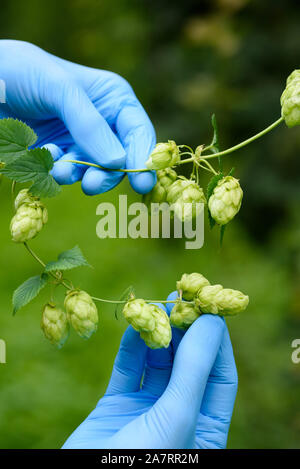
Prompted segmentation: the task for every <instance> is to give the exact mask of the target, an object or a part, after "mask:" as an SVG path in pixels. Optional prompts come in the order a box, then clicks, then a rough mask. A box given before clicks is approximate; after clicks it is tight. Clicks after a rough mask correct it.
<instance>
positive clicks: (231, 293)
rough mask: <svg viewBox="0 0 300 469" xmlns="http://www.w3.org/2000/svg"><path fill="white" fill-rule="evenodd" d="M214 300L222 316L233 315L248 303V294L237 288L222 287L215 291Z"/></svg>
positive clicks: (242, 309)
mask: <svg viewBox="0 0 300 469" xmlns="http://www.w3.org/2000/svg"><path fill="white" fill-rule="evenodd" d="M215 302H216V305H217V308H218V311H219V314H221V315H222V316H227V315H228V316H233V315H235V314H238V313H241V312H242V311H244V309H246V308H247V306H248V304H249V296H247V295H244V294H243V293H242V292H240V291H238V290H232V289H231V288H223V290H220V291H219V293H217V295H216V298H215Z"/></svg>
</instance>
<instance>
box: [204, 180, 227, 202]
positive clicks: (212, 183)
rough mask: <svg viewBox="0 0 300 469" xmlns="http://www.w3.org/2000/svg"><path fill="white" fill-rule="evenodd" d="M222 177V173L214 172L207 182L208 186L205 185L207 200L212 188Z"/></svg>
mask: <svg viewBox="0 0 300 469" xmlns="http://www.w3.org/2000/svg"><path fill="white" fill-rule="evenodd" d="M223 177H224V175H223V173H218V174H215V175H214V176H213V177H212V178H211V179H210V181H209V183H208V186H207V191H206V198H207V202H208V201H209V198H210V197H211V195H212V193H213V191H214V188H215V187H216V185H217V184H218V182H219V180H220V179H222V178H223Z"/></svg>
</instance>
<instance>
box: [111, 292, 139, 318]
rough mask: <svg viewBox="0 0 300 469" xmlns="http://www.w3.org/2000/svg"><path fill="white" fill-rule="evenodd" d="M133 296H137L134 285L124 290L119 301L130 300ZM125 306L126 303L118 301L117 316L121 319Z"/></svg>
mask: <svg viewBox="0 0 300 469" xmlns="http://www.w3.org/2000/svg"><path fill="white" fill-rule="evenodd" d="M132 296H135V292H134V288H133V286H132V285H130V287H128V288H126V290H124V291H123V293H122V296H121V298H120V300H119V301H126V302H127V301H128V300H129V299H130V298H132ZM123 308H124V303H117V306H116V308H115V318H116V319H119V315H120V312H121V310H122V311H123Z"/></svg>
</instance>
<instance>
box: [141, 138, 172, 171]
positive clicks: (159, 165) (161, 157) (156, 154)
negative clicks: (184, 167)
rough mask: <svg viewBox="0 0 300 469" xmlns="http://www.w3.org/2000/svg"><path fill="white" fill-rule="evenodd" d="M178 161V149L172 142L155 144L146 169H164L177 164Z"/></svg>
mask: <svg viewBox="0 0 300 469" xmlns="http://www.w3.org/2000/svg"><path fill="white" fill-rule="evenodd" d="M179 160H180V156H179V149H178V147H177V145H176V143H175V142H174V141H173V140H169V141H168V143H157V145H155V148H154V150H153V152H152V153H151V155H150V156H149V158H148V160H147V161H146V167H147V168H148V169H164V168H168V167H171V166H174V165H175V164H177V163H178V162H179Z"/></svg>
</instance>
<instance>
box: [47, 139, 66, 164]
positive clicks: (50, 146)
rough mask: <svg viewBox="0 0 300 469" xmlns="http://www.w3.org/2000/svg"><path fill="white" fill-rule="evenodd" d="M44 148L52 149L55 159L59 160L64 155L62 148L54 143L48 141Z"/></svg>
mask: <svg viewBox="0 0 300 469" xmlns="http://www.w3.org/2000/svg"><path fill="white" fill-rule="evenodd" d="M42 148H45V149H46V150H49V151H50V153H51V155H52V158H53V161H57V160H59V158H60V157H61V156H62V155H63V151H62V149H61V148H59V147H58V146H57V145H55V144H54V143H47V144H46V145H43V146H42Z"/></svg>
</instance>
